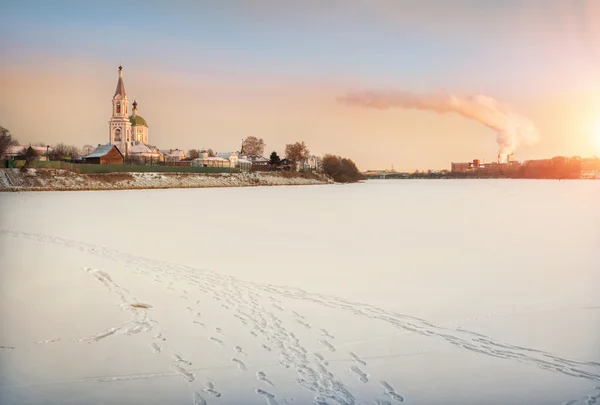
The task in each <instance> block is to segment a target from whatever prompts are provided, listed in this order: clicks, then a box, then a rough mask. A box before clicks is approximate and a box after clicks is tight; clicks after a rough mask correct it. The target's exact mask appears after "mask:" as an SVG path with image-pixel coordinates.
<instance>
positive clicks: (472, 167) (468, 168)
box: [450, 153, 518, 173]
mask: <svg viewBox="0 0 600 405" xmlns="http://www.w3.org/2000/svg"><path fill="white" fill-rule="evenodd" d="M513 164H518V162H516V161H515V157H514V153H511V154H510V155H508V156H507V157H506V159H503V158H502V155H498V161H497V162H490V163H484V162H483V161H482V160H481V159H473V161H471V162H459V163H456V162H452V163H451V167H450V171H451V172H452V173H470V172H475V171H479V170H486V171H492V172H496V171H500V170H501V168H504V167H506V166H508V165H513Z"/></svg>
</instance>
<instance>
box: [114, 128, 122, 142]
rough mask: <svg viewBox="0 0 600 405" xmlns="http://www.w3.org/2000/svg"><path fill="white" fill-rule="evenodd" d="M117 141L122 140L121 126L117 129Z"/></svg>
mask: <svg viewBox="0 0 600 405" xmlns="http://www.w3.org/2000/svg"><path fill="white" fill-rule="evenodd" d="M115 141H116V142H121V130H120V129H119V128H117V129H116V130H115Z"/></svg>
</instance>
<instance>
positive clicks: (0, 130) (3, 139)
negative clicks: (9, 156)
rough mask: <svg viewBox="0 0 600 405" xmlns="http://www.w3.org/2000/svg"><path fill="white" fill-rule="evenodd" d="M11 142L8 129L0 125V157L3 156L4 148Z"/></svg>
mask: <svg viewBox="0 0 600 405" xmlns="http://www.w3.org/2000/svg"><path fill="white" fill-rule="evenodd" d="M11 143H12V137H11V136H10V131H9V130H8V129H6V128H4V127H0V158H1V157H3V156H4V154H5V153H6V150H7V149H8V147H9V146H10V145H11Z"/></svg>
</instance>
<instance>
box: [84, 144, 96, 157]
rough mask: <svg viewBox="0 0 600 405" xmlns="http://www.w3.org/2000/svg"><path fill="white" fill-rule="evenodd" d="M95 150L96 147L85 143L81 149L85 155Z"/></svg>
mask: <svg viewBox="0 0 600 405" xmlns="http://www.w3.org/2000/svg"><path fill="white" fill-rule="evenodd" d="M93 151H94V147H93V146H92V145H83V148H82V149H81V154H82V155H84V156H87V155H89V154H90V153H92V152H93Z"/></svg>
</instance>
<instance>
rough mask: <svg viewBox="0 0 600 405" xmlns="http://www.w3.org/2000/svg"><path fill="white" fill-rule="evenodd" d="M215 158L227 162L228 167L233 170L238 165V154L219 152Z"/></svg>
mask: <svg viewBox="0 0 600 405" xmlns="http://www.w3.org/2000/svg"><path fill="white" fill-rule="evenodd" d="M217 157H219V158H223V159H226V160H228V161H229V164H230V166H229V167H232V168H235V167H237V165H238V160H239V154H238V153H237V152H219V153H217Z"/></svg>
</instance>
